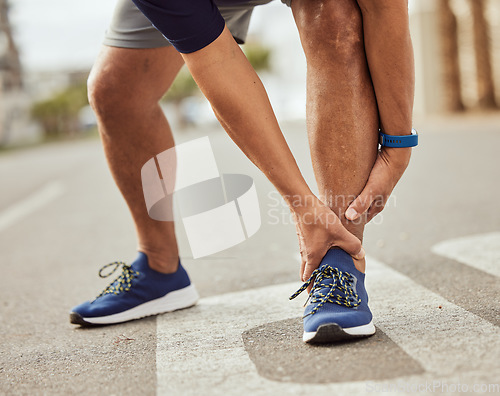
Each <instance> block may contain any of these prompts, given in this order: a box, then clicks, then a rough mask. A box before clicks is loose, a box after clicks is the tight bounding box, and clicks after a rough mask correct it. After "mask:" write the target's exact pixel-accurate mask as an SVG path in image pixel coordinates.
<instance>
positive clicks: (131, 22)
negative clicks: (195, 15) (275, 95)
mask: <svg viewBox="0 0 500 396" xmlns="http://www.w3.org/2000/svg"><path fill="white" fill-rule="evenodd" d="M185 1H189V0H185ZM282 1H283V3H285V4H288V5H289V2H290V1H291V0H282ZM269 2H271V0H249V1H246V2H245V3H244V4H237V5H218V8H219V11H220V12H221V14H222V17H223V18H224V20H225V21H226V25H227V27H228V29H229V31H230V32H231V34H232V35H233V37H234V38H235V39H236V41H237V42H238V43H239V44H243V43H244V42H245V39H246V37H247V32H248V25H249V24H250V17H251V16H252V11H253V9H254V7H255V6H258V5H262V4H267V3H269ZM215 3H216V4H217V0H215ZM104 45H109V46H110V47H121V48H159V47H167V46H169V45H170V43H169V42H168V41H167V39H166V38H165V37H163V35H162V34H161V33H160V32H159V31H158V30H156V28H155V27H154V26H153V25H152V24H151V22H149V20H148V19H147V18H146V17H145V16H144V15H143V14H142V12H141V11H139V9H138V8H137V7H136V6H135V5H134V3H133V2H132V0H118V3H117V5H116V7H115V12H114V15H113V19H112V21H111V25H110V26H109V28H108V30H107V31H106V35H105V38H104Z"/></svg>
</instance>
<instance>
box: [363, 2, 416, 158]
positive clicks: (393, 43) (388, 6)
mask: <svg viewBox="0 0 500 396" xmlns="http://www.w3.org/2000/svg"><path fill="white" fill-rule="evenodd" d="M358 4H359V6H360V8H361V12H362V14H363V26H364V37H365V41H366V56H367V59H368V64H369V67H370V73H371V76H372V79H373V85H374V87H375V93H376V95H377V104H378V108H379V111H380V123H381V127H382V129H383V130H384V131H385V132H386V133H389V134H393V135H403V134H409V133H410V130H411V125H412V110H413V96H414V91H415V71H414V68H415V66H414V60H413V47H412V43H411V37H410V29H409V21H408V0H377V1H374V0H358ZM398 150H399V151H401V150H400V149H398ZM406 151H407V153H408V156H409V155H410V150H409V149H408V150H406Z"/></svg>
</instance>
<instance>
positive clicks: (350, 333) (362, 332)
mask: <svg viewBox="0 0 500 396" xmlns="http://www.w3.org/2000/svg"><path fill="white" fill-rule="evenodd" d="M374 334H375V326H374V325H373V322H370V323H368V324H366V325H363V326H357V327H350V328H347V329H343V328H342V327H340V326H339V325H338V324H337V323H327V324H323V325H321V326H319V327H318V330H316V331H310V332H305V331H304V335H303V337H302V339H303V340H304V342H308V343H318V344H319V343H326V342H337V341H346V340H352V339H355V338H362V337H370V336H372V335H374Z"/></svg>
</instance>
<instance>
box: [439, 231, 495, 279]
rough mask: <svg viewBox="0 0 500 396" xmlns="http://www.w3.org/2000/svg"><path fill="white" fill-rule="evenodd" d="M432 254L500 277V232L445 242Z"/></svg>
mask: <svg viewBox="0 0 500 396" xmlns="http://www.w3.org/2000/svg"><path fill="white" fill-rule="evenodd" d="M432 252H433V253H436V254H439V255H441V256H444V257H448V258H451V259H453V260H456V261H458V262H460V263H462V264H466V265H469V266H471V267H474V268H477V269H479V270H481V271H484V272H487V273H489V274H491V275H495V276H499V277H500V232H492V233H489V234H481V235H473V236H468V237H463V238H456V239H450V240H447V241H443V242H441V243H438V244H437V245H434V246H433V247H432Z"/></svg>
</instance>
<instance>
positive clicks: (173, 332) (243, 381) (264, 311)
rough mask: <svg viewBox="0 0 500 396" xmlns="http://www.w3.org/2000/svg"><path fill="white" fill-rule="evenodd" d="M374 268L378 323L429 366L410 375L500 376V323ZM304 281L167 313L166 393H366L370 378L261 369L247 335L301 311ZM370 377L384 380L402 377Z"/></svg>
mask: <svg viewBox="0 0 500 396" xmlns="http://www.w3.org/2000/svg"><path fill="white" fill-rule="evenodd" d="M368 268H369V270H368V275H367V279H368V284H367V287H368V289H369V293H370V296H371V304H370V305H371V308H372V311H373V313H374V316H375V319H374V322H375V324H376V326H377V327H378V328H380V329H381V330H382V331H384V333H386V334H387V335H388V336H389V337H390V338H391V339H392V340H393V341H395V342H396V343H397V344H398V345H399V347H401V348H402V349H403V350H404V351H406V352H407V353H408V354H409V355H410V356H411V357H412V358H413V359H415V360H417V361H418V362H419V363H420V364H421V365H422V367H424V369H425V370H426V372H425V373H424V374H422V375H414V376H407V377H404V378H402V379H403V380H404V381H407V383H425V382H426V381H427V382H432V383H434V382H435V381H441V382H448V383H452V381H455V382H457V381H460V382H461V383H467V381H469V383H471V384H472V381H474V380H475V379H477V378H478V375H480V376H481V378H484V381H487V380H489V381H490V382H494V383H497V382H498V381H497V379H498V377H496V376H495V375H497V374H498V373H499V370H498V354H496V353H492V351H498V350H499V348H500V329H499V328H498V327H496V326H494V325H492V324H491V323H489V322H487V321H485V320H483V319H481V318H480V317H478V316H476V315H474V314H472V313H470V312H468V311H466V310H464V309H463V308H460V307H458V306H456V305H454V304H452V303H450V302H448V301H447V300H445V299H444V298H443V297H441V296H439V295H437V294H435V293H433V292H431V291H429V290H428V289H426V288H424V287H422V286H420V285H418V284H416V283H415V282H413V281H412V280H411V279H410V278H407V277H406V276H404V275H401V274H399V273H398V272H396V271H395V270H393V269H391V268H390V267H388V266H386V265H384V264H382V263H381V262H379V261H377V260H374V259H369V261H368ZM298 286H299V284H298V283H289V284H283V285H277V286H269V287H263V288H259V289H254V290H248V291H243V292H236V293H230V294H225V295H220V296H215V297H209V298H204V299H202V300H201V301H200V303H199V305H198V306H197V307H195V308H192V309H190V310H185V311H179V312H175V313H173V314H167V315H163V316H159V317H158V320H157V355H156V356H157V384H158V395H199V394H204V395H220V394H226V393H227V394H235V392H238V393H241V392H243V391H244V393H249V394H252V395H272V394H283V392H285V393H286V394H302V395H303V394H310V393H315V392H316V393H317V394H329V393H331V394H352V393H354V394H365V393H366V392H367V382H364V381H363V382H349V383H340V384H339V383H337V384H335V383H332V384H297V383H282V382H274V381H270V380H268V379H266V378H263V377H261V376H259V374H258V373H257V370H256V368H255V366H254V364H253V363H252V361H251V360H250V358H249V357H248V354H247V353H246V351H245V349H244V345H243V340H242V337H241V335H242V333H243V332H244V331H246V330H249V329H251V328H254V327H256V326H260V325H263V324H266V323H269V322H273V321H278V320H283V319H288V318H293V317H299V316H300V315H301V314H302V309H303V308H302V306H301V304H302V303H303V301H302V302H301V301H298V302H295V301H292V302H289V301H288V296H289V295H290V294H291V293H293V292H294V291H295V290H296V289H297V288H298ZM440 306H441V308H439V307H440ZM479 335H480V336H479ZM457 341H459V342H457ZM290 358H291V359H292V358H293V356H290ZM368 383H369V384H370V385H371V386H382V385H384V384H394V383H396V381H395V380H391V381H388V382H384V381H375V382H370V381H369V382H368ZM384 394H386V393H385V392H384ZM387 394H397V392H396V393H391V392H389V393H387Z"/></svg>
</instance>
